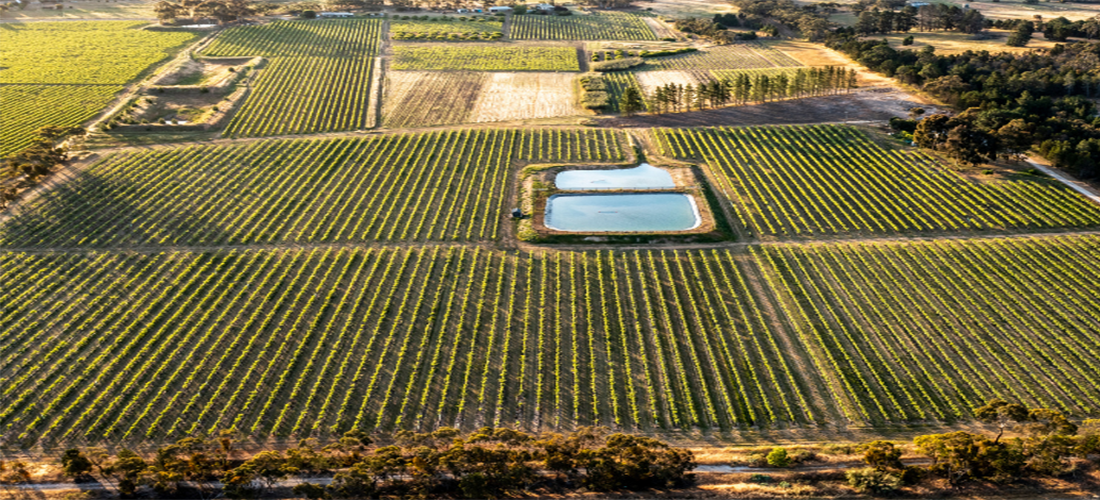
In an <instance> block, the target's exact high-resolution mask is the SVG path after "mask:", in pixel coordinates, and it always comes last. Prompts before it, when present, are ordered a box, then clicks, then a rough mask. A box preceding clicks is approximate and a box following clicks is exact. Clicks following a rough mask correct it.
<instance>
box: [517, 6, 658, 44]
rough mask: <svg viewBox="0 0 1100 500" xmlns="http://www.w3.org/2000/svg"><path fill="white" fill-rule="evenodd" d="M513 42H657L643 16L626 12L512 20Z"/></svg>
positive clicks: (528, 16) (518, 17)
mask: <svg viewBox="0 0 1100 500" xmlns="http://www.w3.org/2000/svg"><path fill="white" fill-rule="evenodd" d="M511 37H512V39H513V40H656V39H657V35H656V34H655V33H654V32H653V29H652V28H650V27H649V25H648V24H646V23H645V20H644V18H643V17H641V16H639V15H636V14H631V13H627V12H614V11H610V12H597V13H591V14H574V15H571V16H535V15H530V14H528V15H523V16H513V17H512V31H511Z"/></svg>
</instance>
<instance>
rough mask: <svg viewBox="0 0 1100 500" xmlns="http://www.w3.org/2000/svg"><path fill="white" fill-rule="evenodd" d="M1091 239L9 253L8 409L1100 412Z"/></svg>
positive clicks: (242, 421)
mask: <svg viewBox="0 0 1100 500" xmlns="http://www.w3.org/2000/svg"><path fill="white" fill-rule="evenodd" d="M1098 250H1100V239H1098V238H1097V237H1095V236H1088V237H1076V236H1065V237H1043V238H1013V239H999V240H953V241H938V242H919V243H860V244H831V245H816V246H812V247H796V246H789V245H778V246H763V247H752V248H751V249H750V250H748V251H745V250H736V251H734V250H726V249H709V250H690V251H684V250H680V251H615V252H612V251H606V250H605V251H590V252H553V251H551V252H546V253H541V252H540V253H515V252H509V251H501V250H488V249H485V248H482V247H480V246H450V245H439V246H431V245H429V246H421V247H410V248H386V247H376V248H349V247H339V246H325V247H318V248H311V249H292V250H225V251H208V252H184V251H173V252H166V253H125V252H112V253H95V252H90V253H70V254H64V253H34V254H31V253H19V252H8V253H4V254H0V259H2V260H0V273H3V276H4V277H5V278H6V279H7V282H8V283H12V284H14V286H12V287H7V288H6V289H5V290H4V292H3V294H4V296H5V298H6V299H7V300H6V303H9V304H12V306H11V307H10V308H9V309H7V310H5V312H4V315H3V317H0V328H2V329H3V336H2V337H0V342H2V345H3V351H2V352H3V359H0V374H2V377H3V382H4V383H3V384H2V387H3V391H4V392H3V397H4V398H5V400H6V401H7V402H8V403H7V404H6V405H5V406H4V409H3V411H2V413H0V425H3V426H4V427H5V429H7V431H6V432H7V434H8V436H10V437H9V442H15V443H20V444H22V445H30V444H32V443H36V442H38V443H43V444H51V443H58V442H72V441H77V440H79V441H82V442H92V443H127V442H140V441H143V440H145V439H149V438H153V437H156V438H157V439H173V438H178V437H181V436H186V435H196V434H206V433H213V432H215V431H218V430H221V429H228V428H236V429H238V430H239V431H240V432H241V433H243V434H244V435H247V436H250V437H252V438H255V439H265V438H268V437H303V436H318V437H326V436H330V435H334V434H338V433H341V432H343V431H346V430H348V429H352V428H358V429H361V430H367V431H371V430H375V429H379V430H394V429H430V428H435V427H437V426H441V425H453V426H456V427H459V428H462V429H474V428H477V427H480V426H483V425H509V426H516V427H519V428H525V429H533V430H547V429H569V428H574V427H575V426H578V425H589V424H602V425H614V426H617V427H621V428H625V429H636V430H642V431H647V432H657V433H663V432H676V431H678V430H684V431H690V430H693V429H705V430H707V431H709V432H719V431H732V430H738V429H750V428H777V427H778V428H783V427H789V426H812V425H819V424H826V423H845V422H857V423H872V424H881V423H888V422H893V423H900V422H928V421H937V420H939V421H953V420H956V419H959V418H966V417H967V416H968V415H969V413H968V412H969V409H970V408H971V407H972V406H974V405H976V404H979V403H981V402H982V401H984V400H985V399H986V398H990V397H994V396H996V397H1005V398H1012V399H1013V400H1020V401H1024V402H1026V403H1029V404H1036V405H1048V406H1051V407H1056V408H1060V409H1063V410H1064V411H1067V412H1069V413H1070V414H1072V415H1078V416H1080V415H1096V414H1097V409H1098V408H1100V406H1098V405H1100V401H1097V398H1098V396H1100V395H1098V394H1096V392H1095V391H1093V390H1090V388H1092V387H1096V385H1097V382H1098V380H1097V378H1098V377H1100V373H1097V370H1096V368H1095V367H1096V366H1097V363H1098V362H1100V354H1098V353H1100V351H1098V348H1100V345H1098V343H1100V339H1097V338H1096V336H1095V331H1096V329H1097V328H1100V308H1098V307H1097V305H1096V304H1097V301H1096V299H1097V296H1096V290H1095V287H1091V286H1088V283H1095V282H1096V280H1098V279H1100V260H1098V259H1097V257H1096V256H1097V255H1100V252H1098ZM991 297H999V299H997V300H993V299H992V298H991ZM933 311H934V313H933ZM1055 331H1056V332H1058V335H1051V334H1050V333H1048V332H1055ZM87 332H95V333H94V335H88V334H87ZM47 337H48V338H50V339H52V340H51V341H48V342H47V341H45V339H46V338H47ZM78 359H79V360H82V361H81V362H79V363H78V362H75V361H77V360H78ZM1071 381H1076V382H1071Z"/></svg>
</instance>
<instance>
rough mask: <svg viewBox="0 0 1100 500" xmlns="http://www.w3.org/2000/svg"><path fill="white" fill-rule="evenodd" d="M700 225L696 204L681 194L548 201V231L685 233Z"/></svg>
mask: <svg viewBox="0 0 1100 500" xmlns="http://www.w3.org/2000/svg"><path fill="white" fill-rule="evenodd" d="M699 223H700V219H699V211H698V210H697V209H696V208H695V200H694V199H692V198H691V196H688V195H686V194H681V193H641V194H556V195H554V196H551V197H550V199H549V200H547V201H546V227H548V228H550V229H555V230H558V231H572V232H583V233H590V232H620V231H624V232H626V231H629V232H654V231H686V230H688V229H694V228H696V227H698V226H699Z"/></svg>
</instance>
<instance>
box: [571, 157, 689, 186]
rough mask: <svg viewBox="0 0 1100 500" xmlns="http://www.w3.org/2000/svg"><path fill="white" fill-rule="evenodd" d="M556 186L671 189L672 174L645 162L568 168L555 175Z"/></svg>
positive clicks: (672, 183) (673, 183)
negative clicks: (616, 165)
mask: <svg viewBox="0 0 1100 500" xmlns="http://www.w3.org/2000/svg"><path fill="white" fill-rule="evenodd" d="M554 186H555V187H557V188H558V189H565V190H570V191H584V190H591V189H671V188H674V187H676V183H675V182H673V181H672V175H670V174H669V173H668V171H666V170H664V169H660V168H657V167H654V166H653V165H650V164H648V163H643V164H641V165H638V166H637V167H634V168H619V169H612V170H606V169H605V170H566V171H563V172H560V173H558V175H557V177H554Z"/></svg>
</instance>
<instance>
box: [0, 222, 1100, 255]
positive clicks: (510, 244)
mask: <svg viewBox="0 0 1100 500" xmlns="http://www.w3.org/2000/svg"><path fill="white" fill-rule="evenodd" d="M0 222H2V221H0ZM505 223H506V224H507V223H508V221H505ZM513 233H514V231H513V228H512V227H508V226H506V227H504V228H502V231H501V234H503V235H504V238H503V239H501V240H486V241H425V240H411V241H408V240H407V241H353V242H346V243H247V244H239V245H144V246H143V245H135V246H116V247H7V248H5V247H0V252H19V253H29V254H51V253H76V254H80V253H103V252H126V253H141V254H153V253H167V252H196V253H198V252H220V251H243V250H310V249H328V248H331V249H342V248H410V247H416V248H430V247H433V246H440V247H454V246H464V247H467V248H475V247H480V248H484V249H492V250H519V251H521V252H528V253H547V252H555V251H557V252H583V251H591V250H612V251H620V252H621V251H630V250H709V249H712V248H729V249H744V248H748V247H750V246H807V245H820V244H821V243H823V241H775V242H761V241H730V242H710V243H640V244H621V245H620V244H614V243H599V244H590V245H561V244H545V245H536V244H532V243H525V242H522V241H518V240H514V239H511V238H509V237H508V236H509V235H511V234H513ZM1050 236H1100V230H1095V231H1061V232H1053V231H1052V232H1040V233H1022V234H968V235H955V236H914V237H900V236H899V237H895V238H852V239H835V240H829V241H828V243H858V242H918V241H942V240H982V239H1027V238H1045V237H1050Z"/></svg>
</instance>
